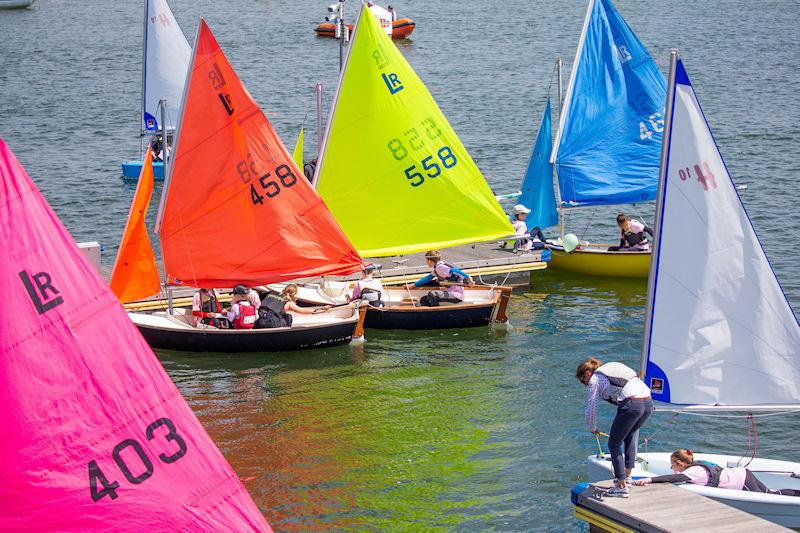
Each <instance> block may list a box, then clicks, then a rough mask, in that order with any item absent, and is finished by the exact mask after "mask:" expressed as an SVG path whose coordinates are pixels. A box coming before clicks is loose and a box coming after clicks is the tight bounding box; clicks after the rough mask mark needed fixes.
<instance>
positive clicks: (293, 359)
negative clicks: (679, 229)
mask: <svg viewBox="0 0 800 533" xmlns="http://www.w3.org/2000/svg"><path fill="white" fill-rule="evenodd" d="M331 1H332V0H331ZM171 5H172V8H173V11H174V12H175V14H176V17H177V19H178V21H179V22H180V23H181V25H182V27H183V28H184V31H185V33H186V34H187V36H189V39H190V42H191V38H192V36H193V35H194V33H195V29H196V24H197V17H198V16H199V15H202V16H204V17H205V18H206V20H207V22H208V23H209V25H210V26H211V29H212V30H213V31H214V32H215V34H216V36H217V39H218V40H219V42H220V44H221V46H222V48H223V50H224V51H225V53H226V54H227V55H228V57H229V59H230V61H231V63H232V64H233V66H234V68H235V69H236V70H237V72H238V73H239V76H240V77H241V79H242V80H243V81H244V83H245V84H246V85H247V87H248V89H249V90H250V92H251V93H252V94H253V96H254V97H255V98H256V100H257V101H258V102H259V103H260V104H261V105H262V107H263V108H264V109H265V111H266V112H267V115H268V117H269V119H270V120H271V121H272V123H273V125H274V126H275V129H276V130H277V131H278V134H279V135H280V136H281V137H282V139H283V140H284V143H285V144H287V145H289V146H292V145H293V144H294V141H295V138H296V135H297V132H298V130H299V128H300V126H301V125H302V124H303V120H304V117H305V116H306V114H307V113H308V119H307V121H306V126H307V127H308V129H307V137H306V138H307V152H306V153H307V154H310V153H311V151H312V150H313V148H314V139H315V131H314V128H315V125H314V120H313V117H314V107H313V106H314V95H313V91H312V87H313V85H314V83H315V82H317V81H321V82H322V83H323V84H324V86H325V101H326V103H327V102H328V101H329V99H330V97H331V95H332V94H333V89H334V87H335V82H336V78H337V68H338V51H337V48H336V43H335V42H333V41H332V40H326V39H319V38H317V37H315V35H314V33H313V28H314V26H315V25H316V23H318V22H319V21H320V20H321V18H322V15H323V14H324V10H325V6H326V5H327V4H326V2H311V1H309V0H295V1H288V0H282V1H272V0H230V1H226V2H212V1H211V0H198V1H189V0H174V1H173V2H171ZM355 5H356V4H355V2H352V0H350V1H349V2H348V6H347V7H348V9H349V11H350V13H354V12H355ZM617 5H618V8H619V10H620V12H621V13H622V14H623V16H624V17H625V18H626V20H627V21H628V23H629V24H630V26H631V27H632V28H633V29H634V31H636V32H637V34H638V35H639V37H640V38H641V39H642V41H643V42H644V43H645V45H646V46H647V47H648V49H649V50H650V52H651V54H652V55H653V56H654V57H655V58H656V60H657V61H658V63H659V64H660V65H661V66H662V68H664V69H665V68H666V64H667V58H668V51H669V48H670V47H673V46H675V47H678V48H679V50H680V52H681V54H682V57H683V59H684V62H685V65H686V68H687V70H688V72H689V75H690V76H691V78H692V81H693V82H694V84H695V88H696V91H697V93H698V95H699V98H700V100H701V104H702V105H703V109H704V111H705V112H706V115H707V117H708V120H709V122H710V124H711V127H712V128H713V130H714V133H715V137H716V139H717V142H718V144H719V145H720V148H721V151H722V154H723V156H724V157H725V159H726V163H727V165H728V167H729V169H730V171H731V173H732V174H733V176H734V179H736V180H737V182H738V183H746V184H747V185H748V186H749V188H748V189H747V191H745V192H744V193H743V201H744V203H745V205H746V207H747V209H748V211H749V213H750V215H751V217H752V219H753V223H754V225H755V227H756V229H757V230H758V231H759V236H760V237H761V240H762V242H763V244H764V247H765V249H766V252H767V255H768V256H769V258H770V259H771V260H772V262H773V266H774V268H775V270H776V272H777V274H778V277H779V278H780V280H781V282H782V284H783V287H784V290H785V291H786V293H787V295H788V297H789V300H790V302H791V303H792V305H793V306H794V307H795V309H797V305H798V303H799V302H800V272H799V271H798V269H797V267H796V260H797V253H796V248H795V247H794V246H792V245H791V244H790V243H791V242H793V241H792V240H791V239H790V238H789V237H792V236H794V235H797V233H798V230H799V229H800V214H799V212H798V209H797V208H796V207H795V206H796V204H797V201H798V198H800V195H799V194H798V192H797V187H796V182H797V179H798V178H799V177H800V162H799V161H800V142H798V134H797V125H798V124H800V106H798V96H797V95H798V94H800V80H799V79H798V76H797V67H798V59H797V58H798V53H799V52H800V45H798V40H797V28H796V22H795V21H796V20H797V19H798V17H799V16H800V4H798V3H797V2H796V1H793V0H791V1H790V0H787V1H764V2H759V3H758V4H757V5H756V4H752V5H751V4H747V3H741V2H735V1H733V0H718V1H708V2H695V1H687V0H675V1H672V2H645V1H634V0H620V1H619V2H618V4H617ZM395 7H397V9H398V11H399V15H400V17H404V16H408V17H411V18H413V19H414V20H415V21H416V22H417V29H416V31H415V32H414V34H413V40H412V41H410V42H406V43H401V44H400V45H399V46H400V48H401V49H402V50H403V52H404V54H405V55H406V57H407V58H408V59H409V61H410V62H411V64H412V66H413V67H414V68H415V69H416V70H417V72H418V73H419V75H420V77H421V78H422V79H423V81H425V83H426V84H427V86H428V87H429V89H430V91H431V92H432V94H433V95H434V98H435V99H436V100H437V102H438V103H439V105H440V107H441V108H442V110H443V112H444V114H445V115H446V116H447V117H448V119H449V120H450V122H451V123H452V125H453V127H454V128H455V130H456V132H457V133H458V134H459V135H460V136H461V139H462V140H463V141H464V144H465V145H466V147H467V149H468V150H469V151H470V153H471V155H472V156H473V158H474V159H475V161H476V162H477V163H478V165H479V166H480V167H481V169H482V170H483V171H484V173H485V175H486V176H487V179H488V180H489V182H490V184H491V186H492V188H493V189H494V190H495V191H497V192H510V191H512V190H516V188H517V187H518V185H519V182H520V180H521V176H522V174H523V173H524V170H525V165H526V164H527V160H528V157H529V155H530V150H531V147H532V145H533V142H534V138H535V133H536V129H537V127H538V124H539V121H540V120H541V113H542V111H543V108H544V102H545V99H546V97H547V93H548V87H549V86H550V83H551V74H552V71H553V64H554V59H555V57H556V56H558V55H561V56H563V57H564V58H565V63H566V67H567V71H565V79H566V76H567V75H568V69H569V66H570V64H571V62H572V58H573V56H574V53H575V47H576V44H577V41H578V36H579V33H580V29H581V25H582V22H583V17H584V13H585V2H583V1H573V0H568V1H562V2H544V1H534V2H522V1H517V0H510V1H507V2H503V3H494V2H490V3H483V2H478V1H476V0H463V1H461V2H422V1H419V0H399V1H398V2H396V3H395ZM141 18H142V3H141V2H118V1H111V0H102V1H96V2H68V1H66V0H38V2H37V4H36V6H35V8H33V9H30V10H25V11H9V12H2V11H0V37H1V38H0V89H2V98H0V136H2V137H3V138H4V139H5V141H6V142H7V143H8V144H9V146H10V147H11V149H12V150H13V151H14V152H15V153H16V155H17V157H18V158H19V159H20V160H21V161H22V163H23V165H24V166H25V167H26V168H27V170H28V172H29V173H30V174H31V176H32V177H33V179H34V180H35V181H36V183H37V185H38V186H39V187H40V188H41V190H42V192H43V193H44V195H45V197H46V198H47V199H48V200H49V201H50V203H51V204H52V206H53V207H54V208H55V210H56V212H57V213H58V215H59V216H60V217H61V219H62V220H63V221H64V222H65V224H66V225H67V227H68V229H69V230H70V231H71V232H72V234H73V236H74V237H75V238H76V239H77V240H79V241H83V240H98V241H100V242H102V243H103V244H104V246H105V252H104V264H105V266H106V267H110V265H111V264H112V263H113V260H114V256H115V253H116V243H117V242H118V241H119V238H120V234H121V232H122V228H123V226H124V223H125V217H126V216H127V212H128V207H129V203H130V199H131V197H132V195H133V189H132V187H131V185H130V184H126V183H124V182H123V181H122V180H121V179H120V170H119V163H120V162H121V161H123V160H126V159H130V158H132V157H135V156H137V155H138V153H139V150H140V140H139V138H138V129H139V118H138V116H139V106H140V98H141V95H140V92H141V58H142V51H141V40H142V38H141V25H142V21H141ZM554 85H555V83H554V82H553V87H554ZM552 94H553V96H555V93H554V92H552ZM617 209H618V208H616V207H614V208H601V209H597V210H586V211H579V212H577V213H575V214H573V215H572V216H571V219H570V223H569V224H570V228H571V229H572V230H573V231H575V233H578V234H582V235H585V236H586V237H587V238H590V239H597V240H608V239H610V238H611V237H613V235H614V229H613V216H614V214H615V213H616V210H617ZM624 209H625V210H627V211H630V212H633V213H641V215H642V216H644V217H645V218H646V219H647V220H648V221H649V222H651V221H652V211H653V208H652V206H647V205H644V206H627V207H625V208H624ZM153 211H154V210H152V209H151V214H152V212H153ZM687 238H691V236H687ZM720 238H725V236H724V235H720ZM644 303H645V285H644V283H640V282H626V281H621V282H620V281H607V280H606V281H604V280H586V279H574V278H570V277H566V276H563V275H560V274H558V273H555V272H544V273H541V274H539V273H537V274H536V276H535V280H534V284H533V286H532V287H531V288H530V290H528V291H524V292H519V293H515V296H514V298H513V300H512V304H511V309H510V310H511V322H512V325H513V327H512V328H510V329H509V330H507V331H506V330H495V329H483V328H477V329H472V330H458V331H437V332H430V333H420V332H368V333H369V335H368V342H367V344H366V345H364V346H362V347H348V346H345V347H341V348H336V349H328V350H319V351H311V352H303V353H297V354H286V355H269V354H253V355H246V356H234V355H226V354H206V355H199V356H198V355H194V354H185V353H172V352H165V353H161V354H159V355H160V358H161V360H162V362H163V364H164V366H165V368H166V369H167V371H168V372H169V374H170V376H171V377H172V378H173V379H174V381H175V382H176V383H177V385H178V387H179V388H180V390H181V392H182V393H183V394H184V396H185V397H186V398H187V400H188V401H189V403H190V405H191V406H192V407H193V409H194V410H195V412H196V413H197V415H198V416H199V417H200V419H201V420H202V422H203V423H204V425H205V426H206V427H207V428H208V431H209V432H210V433H211V435H212V436H213V438H214V439H215V441H216V442H217V443H218V445H219V447H220V448H221V449H222V451H223V453H224V454H225V456H226V457H227V458H228V460H229V461H230V462H231V464H232V465H233V467H234V468H235V469H236V471H237V472H238V474H239V475H240V477H242V478H243V479H245V480H246V481H245V484H246V486H247V488H248V489H249V491H250V494H251V495H252V496H253V498H254V499H255V501H256V502H257V503H258V505H259V506H260V507H261V508H262V509H263V511H264V513H265V515H266V517H267V519H268V520H269V521H270V523H271V524H272V525H273V526H274V527H275V528H276V529H280V530H288V531H296V530H304V531H307V530H327V529H340V530H350V529H359V530H385V529H394V530H421V529H425V530H465V531H466V530H487V529H495V530H504V531H512V530H513V531H522V530H525V531H532V530H549V531H553V530H556V531H558V530H562V531H574V530H580V529H581V528H582V526H581V525H580V524H579V523H578V522H577V521H576V520H574V519H573V518H572V516H571V505H570V503H569V489H570V487H571V486H572V485H573V484H574V483H575V482H577V481H580V480H583V479H585V476H586V468H585V465H584V464H583V459H584V458H585V457H586V456H587V455H588V454H590V453H592V452H594V451H595V450H596V444H595V442H594V439H593V438H590V436H589V434H588V433H587V432H586V431H585V427H584V422H583V407H584V394H585V390H584V389H583V387H581V386H580V385H579V384H578V383H577V382H576V381H575V380H574V378H573V376H574V374H573V372H574V368H575V366H576V364H577V363H578V362H579V361H580V360H583V359H585V358H586V357H588V356H589V355H597V356H599V357H600V358H603V359H607V360H621V361H624V362H627V363H629V364H631V365H632V366H637V365H638V358H639V352H640V350H641V343H642V320H643V317H644ZM612 413H613V410H612V409H610V408H603V417H602V424H603V427H608V424H609V423H610V420H611V416H612ZM798 430H800V421H798V418H797V417H796V416H794V417H793V416H786V417H777V418H769V419H764V420H763V421H760V422H759V426H758V451H759V454H760V455H762V456H767V457H768V456H773V457H780V458H785V459H788V460H795V461H798V460H800V449H799V448H798V446H797V444H796V442H795V441H794V440H793V438H792V435H796V434H797V432H798ZM653 431H658V432H659V433H657V434H656V435H655V436H654V437H653V439H652V440H651V443H650V449H651V450H672V449H674V448H676V447H679V446H684V447H685V446H689V447H691V448H692V449H696V450H703V451H721V452H728V453H739V452H741V453H744V451H745V450H746V446H747V426H746V422H745V421H744V420H742V419H707V418H698V417H690V416H681V417H679V418H678V419H677V420H674V421H673V420H671V415H669V414H656V415H654V416H653V418H652V419H651V421H650V422H648V424H647V426H646V429H645V430H644V434H650V433H652V432H653Z"/></svg>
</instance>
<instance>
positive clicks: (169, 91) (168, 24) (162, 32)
mask: <svg viewBox="0 0 800 533" xmlns="http://www.w3.org/2000/svg"><path fill="white" fill-rule="evenodd" d="M144 6H145V7H144V39H143V40H144V54H143V57H142V123H141V135H142V136H153V135H158V134H160V133H162V132H163V131H166V132H168V133H171V132H174V131H175V125H176V122H177V117H178V110H179V109H180V106H181V96H182V95H183V82H184V80H185V79H186V70H187V69H188V68H189V56H190V55H191V49H190V48H189V42H188V41H187V40H186V37H185V36H184V35H183V31H181V28H180V26H178V21H177V20H175V15H173V14H172V10H171V9H170V7H169V4H167V0H145V3H144ZM161 100H166V102H167V112H166V113H164V115H165V117H166V121H167V123H166V124H162V123H161V116H162V113H161V109H160V107H159V102H160V101H161ZM156 155H158V154H156ZM141 171H142V161H141V160H137V159H134V160H132V161H125V162H124V163H122V175H123V177H126V178H138V177H139V174H140V173H141ZM153 175H154V177H155V178H156V179H164V163H163V161H156V162H154V163H153Z"/></svg>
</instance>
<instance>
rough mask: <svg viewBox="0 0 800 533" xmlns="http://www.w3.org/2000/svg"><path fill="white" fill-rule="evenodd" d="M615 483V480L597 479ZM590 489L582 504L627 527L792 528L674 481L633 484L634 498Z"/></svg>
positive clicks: (737, 532) (732, 531)
mask: <svg viewBox="0 0 800 533" xmlns="http://www.w3.org/2000/svg"><path fill="white" fill-rule="evenodd" d="M594 485H597V486H600V487H609V486H611V481H604V482H600V483H594ZM591 490H592V489H591V488H590V489H587V491H584V493H582V494H581V495H580V496H579V497H578V504H579V506H580V507H584V508H586V509H588V510H590V511H592V512H594V513H596V514H598V515H600V516H602V517H604V518H606V519H611V521H613V522H616V523H618V524H620V525H622V526H624V527H629V528H631V529H634V530H637V531H646V532H664V531H670V532H672V531H680V532H689V533H691V532H698V533H699V532H706V531H715V532H716V531H723V532H727V533H754V532H756V531H758V532H759V533H760V532H764V533H770V532H779V531H784V532H785V531H790V530H789V529H786V528H784V527H782V526H779V525H777V524H773V523H772V522H768V521H766V520H764V519H762V518H758V517H757V516H754V515H751V514H748V513H745V512H743V511H740V510H738V509H734V508H733V507H730V506H728V505H725V504H723V503H719V502H717V501H714V500H712V499H710V498H706V497H704V496H700V495H699V494H695V493H693V492H689V491H687V490H683V489H680V488H678V487H676V486H673V485H670V484H657V485H645V486H642V487H636V486H634V487H631V488H630V494H631V496H630V498H603V499H602V501H601V500H597V499H594V498H591V497H589V496H588V494H590V491H591Z"/></svg>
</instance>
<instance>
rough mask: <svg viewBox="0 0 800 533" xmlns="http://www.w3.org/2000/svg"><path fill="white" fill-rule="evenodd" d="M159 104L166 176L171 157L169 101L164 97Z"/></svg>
mask: <svg viewBox="0 0 800 533" xmlns="http://www.w3.org/2000/svg"><path fill="white" fill-rule="evenodd" d="M158 106H159V107H160V108H161V150H162V152H163V153H164V157H163V158H162V160H163V161H164V175H165V176H166V175H167V169H168V168H169V163H168V161H167V160H168V159H169V155H168V154H167V101H166V100H165V99H164V98H162V99H161V100H159V101H158ZM156 155H158V154H156Z"/></svg>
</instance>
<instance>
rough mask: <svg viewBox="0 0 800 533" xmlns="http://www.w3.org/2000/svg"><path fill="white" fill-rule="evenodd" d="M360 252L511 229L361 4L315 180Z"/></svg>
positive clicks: (392, 251)
mask: <svg viewBox="0 0 800 533" xmlns="http://www.w3.org/2000/svg"><path fill="white" fill-rule="evenodd" d="M315 183H316V185H317V189H318V190H319V192H320V194H321V195H322V197H323V198H324V199H325V202H326V203H327V204H328V206H329V207H330V209H331V211H333V214H334V215H335V216H336V220H337V221H338V222H339V224H340V225H341V226H342V228H343V229H344V232H345V233H346V234H347V236H348V237H350V240H351V241H352V242H353V243H354V244H355V246H356V248H357V249H358V251H359V253H361V255H363V256H365V257H376V256H386V255H396V254H408V253H413V252H420V251H424V250H428V249H432V248H443V247H447V246H456V245H459V244H466V243H472V242H478V241H490V240H495V239H499V238H502V237H507V236H509V235H513V233H514V230H513V229H512V227H511V223H510V222H509V221H508V219H507V217H506V215H505V214H504V213H503V209H502V208H501V207H500V205H499V204H498V203H497V200H495V197H494V194H493V193H492V191H491V190H490V189H489V186H488V184H487V183H486V180H485V179H484V177H483V175H482V174H481V172H480V170H478V167H477V166H476V165H475V163H474V161H473V160H472V158H471V157H470V156H469V154H468V153H467V151H466V149H465V148H464V145H463V144H462V143H461V141H460V140H459V138H458V136H457V135H456V133H455V132H454V131H453V128H452V127H451V126H450V124H449V123H448V122H447V119H445V117H444V115H443V114H442V112H441V110H440V109H439V107H438V106H437V105H436V102H435V101H434V100H433V97H432V96H431V94H430V93H429V92H428V90H427V88H426V87H425V85H424V84H423V83H422V81H421V80H420V79H419V77H418V76H417V74H416V73H415V72H414V70H413V69H412V68H411V65H409V64H408V62H407V61H406V60H405V58H404V57H403V55H402V54H401V53H400V51H399V50H398V49H397V47H396V46H395V44H394V43H393V42H392V40H391V39H390V38H389V37H388V36H387V35H386V33H385V32H383V31H382V30H381V28H380V26H379V24H378V22H377V20H376V19H375V17H373V16H370V15H369V11H367V8H366V6H362V11H361V15H360V16H359V21H358V23H357V24H356V30H355V34H354V36H353V40H352V42H351V44H350V49H349V51H348V56H347V60H346V63H345V67H344V70H343V73H342V77H341V79H340V81H339V87H338V90H337V92H336V97H335V100H334V105H333V109H332V112H331V117H330V120H329V121H328V128H327V131H326V133H325V140H324V143H323V149H322V155H321V159H320V161H319V164H318V166H317V175H316V179H315Z"/></svg>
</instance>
